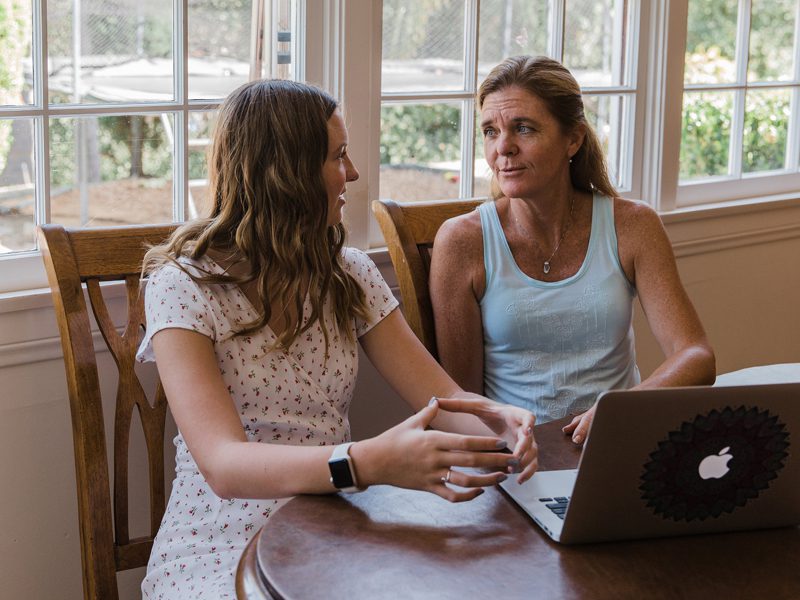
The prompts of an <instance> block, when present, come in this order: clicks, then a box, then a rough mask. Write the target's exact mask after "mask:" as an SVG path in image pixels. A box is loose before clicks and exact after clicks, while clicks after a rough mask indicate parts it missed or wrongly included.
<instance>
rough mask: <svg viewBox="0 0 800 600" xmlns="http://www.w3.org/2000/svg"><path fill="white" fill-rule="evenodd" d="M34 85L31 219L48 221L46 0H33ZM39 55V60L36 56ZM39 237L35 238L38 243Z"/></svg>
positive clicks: (39, 221)
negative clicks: (33, 192) (34, 111)
mask: <svg viewBox="0 0 800 600" xmlns="http://www.w3.org/2000/svg"><path fill="white" fill-rule="evenodd" d="M32 31H33V40H32V42H33V53H32V55H33V57H34V58H33V89H34V99H33V101H34V106H36V107H37V108H38V109H39V110H40V111H41V112H40V113H39V116H38V117H35V118H34V129H33V132H34V133H33V135H34V139H33V148H34V162H35V165H36V166H35V169H34V181H35V185H36V190H35V197H34V202H35V208H34V222H35V223H36V224H37V225H42V224H45V223H49V222H50V212H51V211H50V119H49V116H48V110H47V109H48V103H47V102H48V99H47V97H48V95H49V91H48V90H49V85H48V81H47V3H46V1H45V0H33V27H32ZM37 59H38V60H37ZM38 244H39V240H38V239H37V240H36V245H37V247H38Z"/></svg>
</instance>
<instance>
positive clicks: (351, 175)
mask: <svg viewBox="0 0 800 600" xmlns="http://www.w3.org/2000/svg"><path fill="white" fill-rule="evenodd" d="M356 179H358V169H356V166H355V165H354V164H353V163H352V162H351V163H350V164H349V165H348V166H347V181H355V180H356Z"/></svg>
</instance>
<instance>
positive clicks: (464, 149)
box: [459, 0, 480, 198]
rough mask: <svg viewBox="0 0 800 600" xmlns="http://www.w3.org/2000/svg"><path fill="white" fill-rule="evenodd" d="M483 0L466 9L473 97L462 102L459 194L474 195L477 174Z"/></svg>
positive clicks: (467, 83) (467, 70)
mask: <svg viewBox="0 0 800 600" xmlns="http://www.w3.org/2000/svg"><path fill="white" fill-rule="evenodd" d="M479 33H480V0H470V2H468V4H467V6H466V7H465V10H464V91H466V92H470V93H471V97H470V98H468V99H465V100H464V101H463V102H462V103H461V127H460V130H461V179H460V182H459V195H460V196H461V197H462V198H471V197H472V194H473V183H474V181H473V180H474V175H475V90H476V88H477V85H478V35H479Z"/></svg>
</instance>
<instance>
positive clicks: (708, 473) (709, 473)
mask: <svg viewBox="0 0 800 600" xmlns="http://www.w3.org/2000/svg"><path fill="white" fill-rule="evenodd" d="M730 449H731V448H730V446H725V447H724V448H723V449H722V450H720V451H719V452H718V453H717V454H710V455H709V456H706V457H705V458H704V459H703V460H701V461H700V466H699V467H698V468H697V472H698V473H699V474H700V477H701V478H702V479H720V478H722V477H725V475H727V474H728V471H730V469H729V468H728V461H729V460H730V459H732V458H733V455H732V454H726V453H727V452H728V450H730Z"/></svg>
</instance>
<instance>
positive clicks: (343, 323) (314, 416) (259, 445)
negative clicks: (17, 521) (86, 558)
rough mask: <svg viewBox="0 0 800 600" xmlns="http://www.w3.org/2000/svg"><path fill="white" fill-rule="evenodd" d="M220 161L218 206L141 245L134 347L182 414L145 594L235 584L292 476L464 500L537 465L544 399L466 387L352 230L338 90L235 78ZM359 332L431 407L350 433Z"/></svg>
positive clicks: (393, 378) (327, 487)
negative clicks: (355, 435) (146, 247)
mask: <svg viewBox="0 0 800 600" xmlns="http://www.w3.org/2000/svg"><path fill="white" fill-rule="evenodd" d="M209 162H210V164H209V171H210V193H209V196H210V198H212V199H213V202H212V206H211V210H210V215H209V216H208V217H207V218H203V219H198V220H196V221H193V222H190V223H187V224H185V225H184V226H182V227H181V228H179V229H178V230H177V231H176V232H175V234H174V235H173V236H172V238H171V239H170V240H169V241H168V243H167V244H165V245H163V246H160V247H157V248H153V249H152V250H151V251H150V252H149V253H148V255H147V261H146V263H147V270H148V271H149V272H150V273H151V277H150V281H149V284H148V287H147V297H146V312H147V336H146V338H145V339H144V340H143V342H142V345H141V348H140V358H141V359H144V360H148V359H149V360H152V359H153V358H155V360H156V362H157V364H158V371H159V374H160V375H161V380H162V382H163V384H164V389H165V391H166V394H167V398H168V401H169V406H170V409H171V411H172V414H173V415H174V417H175V421H176V423H177V425H178V429H179V435H178V436H177V438H176V439H175V444H176V446H177V456H176V477H175V481H174V483H173V486H172V494H171V496H170V500H169V504H168V506H167V510H166V513H165V515H164V519H163V521H162V523H161V527H160V529H159V532H158V535H157V537H156V540H155V544H154V546H153V550H152V554H151V556H150V562H149V564H148V568H147V575H146V576H145V579H144V582H143V583H142V592H143V595H144V596H145V597H146V598H161V599H165V598H187V599H188V598H191V599H193V600H194V599H199V598H213V599H214V600H219V599H221V598H234V597H235V591H234V569H235V566H236V562H237V560H238V559H239V556H240V555H241V552H242V550H243V549H244V547H245V545H246V544H247V542H248V540H249V539H250V538H251V537H252V536H253V535H254V534H255V533H256V531H258V530H259V528H260V527H261V526H262V525H263V524H264V522H265V520H266V519H267V518H268V517H269V515H270V514H271V513H273V512H274V511H275V510H277V509H278V508H279V507H280V506H281V505H282V504H283V503H285V502H286V501H287V499H288V498H289V497H291V496H293V495H295V494H328V493H332V492H335V491H336V490H337V489H339V490H342V491H346V492H353V491H357V490H359V489H363V488H365V487H368V486H369V485H372V484H379V483H381V484H391V485H395V486H400V487H405V488H412V489H419V490H425V491H428V492H431V493H434V494H437V495H439V496H441V497H442V498H444V499H446V500H449V501H453V502H458V501H465V500H471V499H473V498H475V497H476V496H478V495H480V494H481V493H482V492H483V489H482V488H483V487H484V486H489V485H494V484H496V483H498V482H500V481H502V480H503V479H505V477H506V475H505V473H506V472H508V471H509V470H512V471H520V472H521V473H522V474H521V479H523V480H524V479H526V478H528V477H530V475H531V474H532V473H533V471H534V470H535V469H536V464H537V463H536V445H535V443H534V441H533V435H532V425H533V420H534V418H533V415H532V414H531V413H529V412H528V411H525V410H523V409H520V408H517V407H512V406H508V405H503V404H498V403H495V402H491V401H489V400H487V399H486V398H482V397H477V396H475V395H472V394H466V393H464V392H463V390H461V388H459V387H458V385H457V384H455V383H454V382H453V380H452V379H451V378H450V377H448V376H447V374H446V373H445V372H444V371H443V370H442V368H441V367H440V366H439V365H438V364H437V363H436V361H435V360H433V358H431V356H430V355H429V354H428V353H427V352H426V351H425V349H424V347H423V346H422V345H421V344H420V343H419V342H418V341H417V339H416V338H415V337H414V334H413V333H411V330H410V329H409V328H408V326H407V325H406V323H405V321H404V320H403V317H402V315H401V314H400V313H399V311H397V310H395V309H396V307H397V301H396V300H395V299H394V297H393V296H392V293H391V291H390V290H389V289H388V286H387V285H386V283H385V282H384V281H383V279H382V278H381V276H380V274H379V273H378V271H377V269H376V268H375V265H374V264H373V263H372V262H371V261H370V259H369V258H368V257H367V255H366V254H364V253H363V252H361V251H359V250H356V249H353V248H345V247H344V234H345V231H344V227H343V225H342V223H341V219H342V208H343V206H344V204H345V191H346V187H347V184H348V182H351V181H354V180H355V179H357V178H358V171H357V170H356V167H355V166H354V165H353V163H352V162H351V161H350V157H349V155H348V137H347V129H346V128H345V124H344V120H343V118H342V114H341V112H340V110H339V108H338V107H337V105H336V102H335V101H334V100H333V99H332V98H331V97H330V96H329V95H328V94H326V93H325V92H323V91H322V90H319V89H317V88H314V87H311V86H307V85H303V84H300V83H293V82H289V81H256V82H252V83H249V84H246V85H244V86H242V87H241V88H239V89H238V90H236V91H235V92H233V93H232V94H231V95H230V96H229V97H228V99H227V100H226V101H225V103H224V105H223V106H222V108H221V110H220V116H219V119H218V122H217V126H216V130H215V133H214V142H213V146H212V152H211V155H210V161H209ZM357 342H360V344H361V346H362V347H363V349H364V351H365V352H366V354H367V355H368V356H369V358H370V360H371V361H372V362H373V364H374V365H375V366H376V368H377V369H378V371H379V372H380V373H381V374H382V375H384V376H385V377H386V379H387V380H388V381H389V383H390V384H391V385H392V386H393V387H394V388H395V389H396V390H397V391H398V393H399V394H400V395H401V396H402V397H403V398H404V399H405V400H406V401H407V402H408V403H409V404H410V405H411V406H412V407H413V408H414V409H415V410H417V411H418V412H417V414H415V415H414V416H412V417H410V418H409V419H407V420H406V421H404V422H402V423H400V424H399V425H396V426H395V427H393V428H391V429H389V430H388V431H386V432H385V433H383V434H381V435H378V436H376V437H374V438H370V439H366V440H360V441H357V442H355V443H353V442H351V441H350V427H349V423H348V409H349V405H350V399H351V398H352V395H353V389H354V387H355V380H356V374H357V370H358V349H357ZM431 397H439V399H438V401H437V400H436V398H433V399H431ZM429 400H430V402H429ZM376 401H380V399H376ZM440 409H443V410H440ZM445 411H447V412H445ZM476 417H477V418H476ZM430 425H435V426H437V427H441V428H445V429H449V430H451V431H455V432H459V434H456V433H445V432H442V431H434V430H431V429H429V426H430ZM506 446H508V447H509V449H513V451H514V452H513V455H510V454H506V453H503V452H501V451H502V450H503V449H505V448H506ZM453 466H470V467H483V468H485V470H486V471H484V472H482V473H477V472H474V471H471V472H464V471H463V470H458V469H455V470H451V467H453ZM453 485H455V486H457V487H452V486H453Z"/></svg>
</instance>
